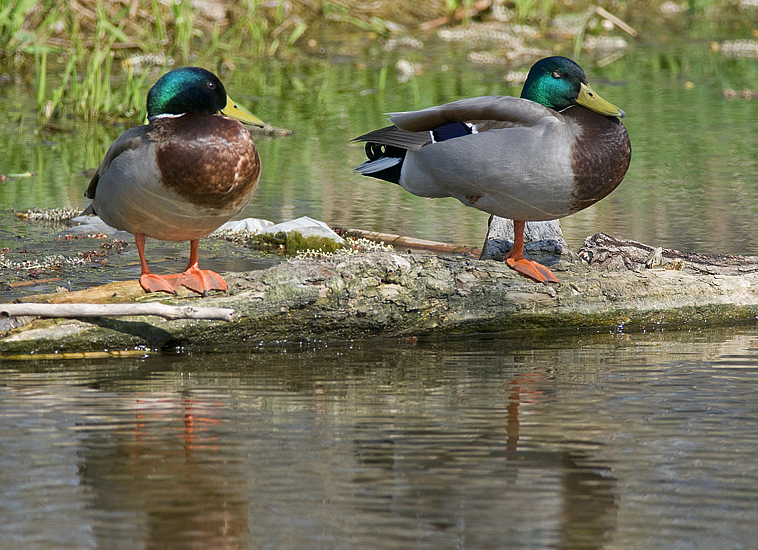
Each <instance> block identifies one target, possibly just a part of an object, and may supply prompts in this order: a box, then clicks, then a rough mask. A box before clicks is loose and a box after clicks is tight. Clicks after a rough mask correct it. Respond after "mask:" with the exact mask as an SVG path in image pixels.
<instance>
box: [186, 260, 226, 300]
mask: <svg viewBox="0 0 758 550" xmlns="http://www.w3.org/2000/svg"><path fill="white" fill-rule="evenodd" d="M180 284H181V285H182V286H183V287H185V288H188V289H190V290H191V291H192V292H197V293H198V294H202V295H205V294H207V293H208V291H209V290H226V281H224V279H222V278H221V275H219V274H218V273H216V272H215V271H211V270H209V269H199V268H197V267H192V268H190V269H188V270H187V271H185V272H184V273H182V281H181V283H180Z"/></svg>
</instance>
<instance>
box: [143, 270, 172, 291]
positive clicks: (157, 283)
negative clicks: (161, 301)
mask: <svg viewBox="0 0 758 550" xmlns="http://www.w3.org/2000/svg"><path fill="white" fill-rule="evenodd" d="M181 281H182V274H176V275H156V274H154V273H149V272H148V273H143V274H142V275H141V276H140V278H139V284H140V286H141V287H142V288H143V289H144V290H145V292H167V293H168V294H177V293H178V292H179V287H180V286H181Z"/></svg>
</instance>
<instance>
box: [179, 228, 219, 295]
mask: <svg viewBox="0 0 758 550" xmlns="http://www.w3.org/2000/svg"><path fill="white" fill-rule="evenodd" d="M199 242H200V240H199V239H195V240H193V241H190V259H189V264H187V269H185V270H184V273H182V280H181V285H182V286H183V287H186V288H188V289H190V290H191V291H193V292H197V293H198V294H203V295H205V294H206V293H207V292H208V291H209V290H226V282H225V281H224V279H222V278H221V275H219V274H218V273H216V272H214V271H210V270H209V269H200V268H199V267H198V265H197V262H198V255H199V254H198V250H197V249H198V244H199Z"/></svg>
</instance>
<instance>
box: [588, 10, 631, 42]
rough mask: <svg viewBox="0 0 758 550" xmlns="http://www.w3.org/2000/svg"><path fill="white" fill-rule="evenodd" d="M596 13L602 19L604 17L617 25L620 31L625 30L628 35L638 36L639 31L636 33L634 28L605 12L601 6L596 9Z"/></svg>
mask: <svg viewBox="0 0 758 550" xmlns="http://www.w3.org/2000/svg"><path fill="white" fill-rule="evenodd" d="M595 13H596V14H598V15H599V16H600V17H604V18H605V19H607V20H608V21H610V22H611V23H613V24H614V25H616V26H617V27H618V28H619V29H621V30H623V31H624V32H626V33H627V34H630V35H631V36H637V31H635V30H634V29H633V28H632V27H630V26H629V25H627V24H626V23H624V22H623V21H622V20H621V19H619V18H618V17H616V16H615V15H613V14H612V13H610V12H608V11H606V10H604V9H603V8H601V7H600V6H597V7H596V8H595Z"/></svg>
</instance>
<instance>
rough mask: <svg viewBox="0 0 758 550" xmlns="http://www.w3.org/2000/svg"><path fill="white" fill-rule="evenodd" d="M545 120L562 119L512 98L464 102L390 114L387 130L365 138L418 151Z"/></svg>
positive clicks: (546, 108) (533, 104) (489, 98)
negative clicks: (446, 142)
mask: <svg viewBox="0 0 758 550" xmlns="http://www.w3.org/2000/svg"><path fill="white" fill-rule="evenodd" d="M545 117H552V118H556V119H562V116H561V115H560V114H559V113H557V112H555V111H553V110H552V109H549V108H548V107H545V106H543V105H540V104H539V103H535V102H533V101H529V100H527V99H521V98H517V97H511V96H485V97H475V98H471V99H461V100H459V101H454V102H452V103H446V104H445V105H439V106H436V107H429V108H427V109H422V110H420V111H405V112H399V113H391V114H390V122H392V123H393V124H394V126H387V127H386V128H380V129H379V130H374V131H371V132H368V133H367V134H363V135H362V136H360V137H357V138H355V139H354V140H353V141H365V142H369V143H377V144H380V145H384V146H390V147H397V148H399V149H401V150H406V151H418V150H419V149H421V148H422V147H424V146H426V145H429V144H431V143H436V142H440V141H446V140H448V139H452V138H456V137H462V136H465V135H468V134H476V133H481V132H486V131H488V130H495V129H501V128H513V127H517V126H525V127H530V126H535V125H536V124H538V123H539V122H540V121H543V120H544V119H545Z"/></svg>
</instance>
